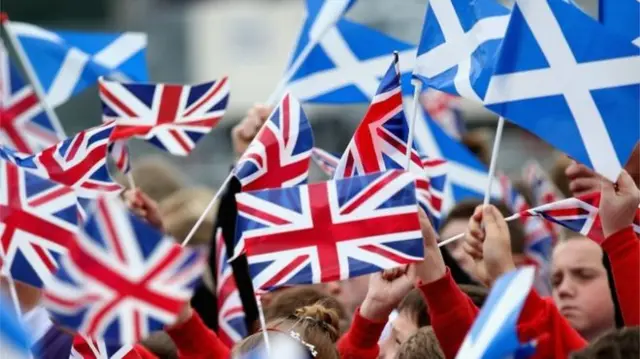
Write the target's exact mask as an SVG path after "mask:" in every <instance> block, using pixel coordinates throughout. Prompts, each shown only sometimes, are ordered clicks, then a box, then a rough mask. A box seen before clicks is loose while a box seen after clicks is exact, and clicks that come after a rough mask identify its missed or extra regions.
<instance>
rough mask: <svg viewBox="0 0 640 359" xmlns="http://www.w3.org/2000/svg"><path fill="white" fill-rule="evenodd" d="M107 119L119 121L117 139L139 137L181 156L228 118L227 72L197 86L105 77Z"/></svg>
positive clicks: (102, 94)
mask: <svg viewBox="0 0 640 359" xmlns="http://www.w3.org/2000/svg"><path fill="white" fill-rule="evenodd" d="M99 89H100V99H101V100H102V112H103V119H104V121H115V122H116V128H115V129H114V131H113V133H112V134H111V140H113V141H117V140H125V139H129V138H131V137H138V138H143V139H145V140H147V141H148V142H149V143H152V144H153V145H155V146H157V147H159V148H161V149H163V150H165V151H167V152H169V153H171V154H173V155H179V156H186V155H188V154H189V153H190V152H191V151H192V150H193V149H194V148H195V146H196V143H197V142H198V141H199V140H200V139H201V138H202V137H204V136H205V135H206V134H207V133H209V132H210V131H211V129H213V128H214V127H215V126H216V125H217V124H218V123H219V122H220V120H221V119H222V116H223V115H224V112H225V110H226V108H227V102H228V100H229V81H228V80H227V78H226V77H224V78H222V79H220V80H218V81H213V82H208V83H204V84H200V85H194V86H182V85H168V84H137V83H132V84H123V83H119V82H114V81H107V80H104V79H101V80H100V81H99Z"/></svg>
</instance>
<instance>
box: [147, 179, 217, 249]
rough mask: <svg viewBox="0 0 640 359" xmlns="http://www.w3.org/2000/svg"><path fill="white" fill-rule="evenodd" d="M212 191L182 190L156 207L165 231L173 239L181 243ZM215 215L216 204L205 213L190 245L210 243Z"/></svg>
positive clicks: (204, 189) (198, 188) (204, 207)
mask: <svg viewBox="0 0 640 359" xmlns="http://www.w3.org/2000/svg"><path fill="white" fill-rule="evenodd" d="M212 197H213V191H212V190H210V189H209V188H206V187H196V188H183V189H181V190H178V191H176V192H175V193H173V194H171V195H169V196H168V197H167V198H165V199H164V200H162V201H161V202H160V203H159V205H158V211H159V212H160V216H161V217H162V221H163V222H164V227H165V230H166V231H167V233H168V234H170V235H171V236H173V237H174V238H175V239H177V240H179V241H182V240H183V239H184V238H185V237H186V236H187V234H189V232H190V231H191V228H192V227H193V225H194V224H195V223H196V222H197V221H198V218H199V217H200V215H201V214H202V213H203V212H204V210H205V209H206V207H207V205H208V202H209V199H210V198H212ZM216 215H217V204H216V206H214V209H213V210H211V211H209V212H208V213H207V216H206V217H205V219H204V221H203V222H202V223H201V225H200V227H198V229H197V230H196V233H195V235H194V236H193V238H192V240H191V241H190V242H189V244H190V245H204V244H209V242H210V241H211V233H213V226H214V222H215V218H216Z"/></svg>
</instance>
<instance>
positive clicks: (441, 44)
mask: <svg viewBox="0 0 640 359" xmlns="http://www.w3.org/2000/svg"><path fill="white" fill-rule="evenodd" d="M508 21H509V10H507V9H506V8H504V7H503V6H501V5H499V4H498V3H497V2H496V1H494V0H475V1H471V2H469V0H430V1H429V4H428V5H427V12H426V15H425V20H424V25H423V28H422V37H421V39H420V44H419V45H418V55H417V59H416V66H415V70H414V71H413V75H414V77H415V78H417V79H419V80H421V81H422V82H423V84H424V86H425V87H433V88H436V89H438V90H441V91H445V92H448V93H451V94H454V95H458V96H461V97H465V98H467V99H470V100H474V101H476V102H482V98H483V97H484V93H485V91H486V88H487V84H488V82H489V78H490V77H491V71H492V69H493V65H494V64H495V55H496V52H497V50H498V47H499V46H500V42H501V41H502V38H503V37H504V33H505V31H506V28H507V23H508Z"/></svg>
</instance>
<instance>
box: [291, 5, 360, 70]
mask: <svg viewBox="0 0 640 359" xmlns="http://www.w3.org/2000/svg"><path fill="white" fill-rule="evenodd" d="M305 3H306V8H307V17H306V19H305V21H304V24H303V25H302V30H301V31H300V36H299V38H298V43H297V45H296V46H297V48H296V49H295V51H294V53H293V57H292V58H291V63H293V62H295V60H296V58H297V57H298V55H300V53H301V52H302V51H303V49H304V47H305V46H308V44H309V43H311V44H317V43H318V42H319V41H320V40H321V39H322V36H324V34H325V33H326V32H327V30H328V29H330V28H332V27H333V26H335V24H336V22H338V21H339V20H340V19H341V18H342V16H344V14H345V13H346V12H347V11H349V9H351V7H352V6H353V5H354V4H355V3H356V0H306V1H305Z"/></svg>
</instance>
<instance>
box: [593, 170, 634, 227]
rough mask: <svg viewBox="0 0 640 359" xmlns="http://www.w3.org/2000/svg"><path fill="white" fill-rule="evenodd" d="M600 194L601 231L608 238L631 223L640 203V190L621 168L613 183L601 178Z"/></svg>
mask: <svg viewBox="0 0 640 359" xmlns="http://www.w3.org/2000/svg"><path fill="white" fill-rule="evenodd" d="M600 196H601V197H600V209H599V211H600V221H601V223H602V232H603V233H604V236H605V238H608V237H609V236H611V235H612V234H614V233H616V232H618V231H620V230H622V229H624V228H626V227H628V226H630V225H631V223H632V222H633V219H634V218H635V216H636V213H637V211H638V205H639V204H640V190H639V189H638V187H636V185H635V182H634V181H633V179H632V178H631V176H630V175H629V174H628V173H627V171H625V170H622V172H621V173H620V176H619V177H618V181H617V182H616V183H615V184H613V183H611V182H609V181H608V180H606V179H603V180H602V182H601V195H600Z"/></svg>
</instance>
